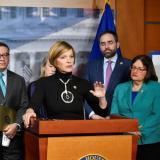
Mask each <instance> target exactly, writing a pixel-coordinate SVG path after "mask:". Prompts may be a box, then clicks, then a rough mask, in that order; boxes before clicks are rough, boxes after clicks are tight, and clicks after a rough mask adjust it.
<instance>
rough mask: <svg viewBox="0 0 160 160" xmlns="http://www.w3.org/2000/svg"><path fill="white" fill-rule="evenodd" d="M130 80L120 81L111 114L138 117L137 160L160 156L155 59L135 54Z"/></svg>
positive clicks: (159, 89)
mask: <svg viewBox="0 0 160 160" xmlns="http://www.w3.org/2000/svg"><path fill="white" fill-rule="evenodd" d="M130 76H131V81H128V82H126V83H122V84H119V85H118V86H117V87H116V89H115V92H114V96H113V101H112V107H111V114H114V115H121V116H125V117H128V118H136V119H138V121H139V131H138V132H134V134H136V135H138V136H139V137H140V138H139V145H138V152H137V160H159V159H160V154H159V149H160V84H159V83H158V82H157V80H158V78H157V76H156V73H155V69H154V66H153V62H152V60H151V59H150V58H149V57H148V56H147V55H139V56H136V57H135V58H134V59H133V60H132V63H131V73H130Z"/></svg>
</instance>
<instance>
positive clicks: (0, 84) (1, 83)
mask: <svg viewBox="0 0 160 160" xmlns="http://www.w3.org/2000/svg"><path fill="white" fill-rule="evenodd" d="M3 76H4V74H3V73H2V72H0V87H1V90H2V93H3V95H4V96H5V95H6V86H5V83H4V81H3V78H2V77H3Z"/></svg>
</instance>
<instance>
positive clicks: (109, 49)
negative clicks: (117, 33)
mask: <svg viewBox="0 0 160 160" xmlns="http://www.w3.org/2000/svg"><path fill="white" fill-rule="evenodd" d="M107 51H110V52H112V50H111V49H105V50H104V52H107Z"/></svg>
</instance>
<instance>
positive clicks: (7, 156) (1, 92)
mask: <svg viewBox="0 0 160 160" xmlns="http://www.w3.org/2000/svg"><path fill="white" fill-rule="evenodd" d="M8 64H9V47H8V45H7V44H5V43H3V42H0V74H1V75H3V76H2V77H1V83H0V107H10V108H11V109H13V110H14V112H15V113H16V118H15V120H14V122H13V123H10V124H8V125H7V126H5V128H4V129H3V131H0V160H22V151H23V150H22V148H23V143H22V142H23V139H22V134H21V129H22V127H23V121H22V115H23V114H24V112H25V110H26V107H27V105H28V98H27V92H26V87H25V81H24V79H23V78H22V77H21V76H19V75H17V74H16V73H14V72H11V71H9V70H8V69H7V67H8ZM2 82H3V83H4V85H2ZM1 109H2V108H1ZM1 118H2V117H1ZM3 134H5V135H6V136H7V138H9V139H10V144H9V146H8V147H4V145H3V144H2V136H3Z"/></svg>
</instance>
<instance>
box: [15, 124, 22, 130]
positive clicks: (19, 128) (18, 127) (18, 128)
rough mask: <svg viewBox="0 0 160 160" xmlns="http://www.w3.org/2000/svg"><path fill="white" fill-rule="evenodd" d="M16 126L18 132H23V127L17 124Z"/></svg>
mask: <svg viewBox="0 0 160 160" xmlns="http://www.w3.org/2000/svg"><path fill="white" fill-rule="evenodd" d="M16 125H17V132H20V131H21V126H20V124H18V123H16Z"/></svg>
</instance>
